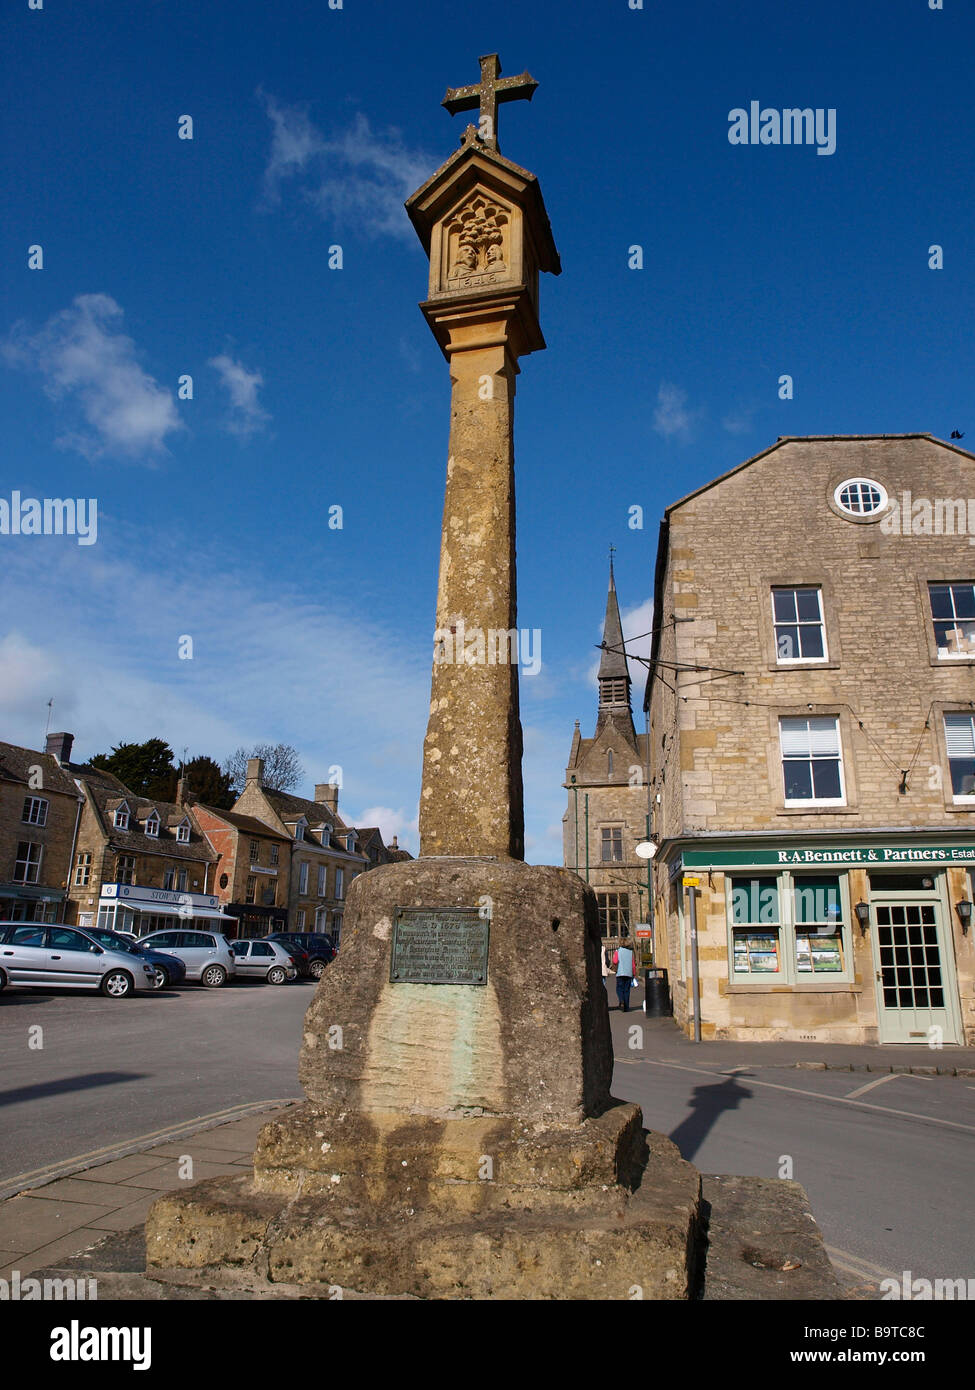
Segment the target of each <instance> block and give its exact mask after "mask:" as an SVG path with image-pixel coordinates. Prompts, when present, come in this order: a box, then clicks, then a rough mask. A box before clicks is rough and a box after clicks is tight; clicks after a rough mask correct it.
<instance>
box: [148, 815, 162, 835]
mask: <svg viewBox="0 0 975 1390" xmlns="http://www.w3.org/2000/svg"><path fill="white" fill-rule="evenodd" d="M146 834H147V835H151V836H152V838H153V839H154V840H157V839H158V838H159V817H158V816H157V815H156V814H155V812H153V814H152V815H151V816H150V817H149V819H148V820H147V821H146Z"/></svg>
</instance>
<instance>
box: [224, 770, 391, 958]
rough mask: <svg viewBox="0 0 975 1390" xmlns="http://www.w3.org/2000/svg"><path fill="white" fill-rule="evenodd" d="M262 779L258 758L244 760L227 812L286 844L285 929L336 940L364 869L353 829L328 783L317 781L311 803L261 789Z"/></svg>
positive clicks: (336, 790)
mask: <svg viewBox="0 0 975 1390" xmlns="http://www.w3.org/2000/svg"><path fill="white" fill-rule="evenodd" d="M263 779H264V762H263V759H261V758H251V759H249V761H248V763H247V781H246V784H245V786H244V790H243V791H242V792H241V794H240V796H239V797H238V798H237V800H236V802H235V803H234V808H233V809H234V811H235V812H236V813H238V814H240V815H244V816H252V817H253V818H254V819H255V820H258V821H262V822H264V824H266V825H269V826H271V827H272V828H273V829H275V830H278V831H280V832H281V833H283V834H285V835H287V836H288V838H289V840H290V842H291V876H290V890H289V894H288V923H289V928H288V929H289V931H293V932H310V931H314V932H324V933H326V934H327V935H329V936H331V937H333V938H334V939H335V940H336V941H338V940H339V938H340V936H341V933H342V918H343V915H344V912H345V895H346V893H347V891H348V887H349V884H350V883H351V882H352V879H353V878H354V877H355V875H356V874H357V873H361V872H362V871H363V870H364V869H366V868H367V867H368V860H367V859H366V857H365V855H362V854H360V853H359V852H358V850H357V848H356V831H355V828H354V827H353V826H351V825H346V824H345V822H344V821H343V820H342V818H341V816H340V815H339V813H338V802H339V789H338V787H336V786H335V785H333V784H332V783H330V782H322V783H319V785H318V786H316V788H315V799H314V801H307V800H305V799H304V798H303V797H300V796H292V795H291V793H290V792H279V791H274V790H273V789H272V788H270V787H265V786H264V781H263Z"/></svg>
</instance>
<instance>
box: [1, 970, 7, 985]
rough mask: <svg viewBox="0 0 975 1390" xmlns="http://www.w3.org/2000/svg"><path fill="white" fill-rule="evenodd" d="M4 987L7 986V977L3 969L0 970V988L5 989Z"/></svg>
mask: <svg viewBox="0 0 975 1390" xmlns="http://www.w3.org/2000/svg"><path fill="white" fill-rule="evenodd" d="M6 987H7V977H6V975H5V974H4V973H3V971H2V970H0V989H6Z"/></svg>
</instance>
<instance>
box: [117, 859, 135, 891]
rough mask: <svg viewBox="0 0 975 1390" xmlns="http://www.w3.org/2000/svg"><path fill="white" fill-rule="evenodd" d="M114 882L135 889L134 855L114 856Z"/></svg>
mask: <svg viewBox="0 0 975 1390" xmlns="http://www.w3.org/2000/svg"><path fill="white" fill-rule="evenodd" d="M123 866H124V867H123ZM126 874H128V875H129V877H128V878H126V877H125V875H126ZM115 882H116V883H124V884H125V885H126V887H128V888H134V887H135V855H134V854H117V855H116V856H115Z"/></svg>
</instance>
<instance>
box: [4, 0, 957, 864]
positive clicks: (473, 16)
mask: <svg viewBox="0 0 975 1390" xmlns="http://www.w3.org/2000/svg"><path fill="white" fill-rule="evenodd" d="M0 42H2V44H3V49H4V52H5V53H6V54H7V55H8V61H7V65H6V67H7V70H6V73H5V88H6V94H7V100H6V102H5V111H6V114H5V116H4V138H3V168H2V176H3V185H4V188H5V190H6V209H5V216H4V218H3V222H2V226H0V275H2V282H0V283H2V294H3V307H2V317H0V408H2V411H3V420H4V444H5V448H4V451H3V469H2V475H0V497H6V498H8V499H9V498H10V496H11V493H12V491H13V490H15V489H16V490H18V491H20V492H21V494H22V495H23V496H34V497H38V498H44V497H62V496H65V495H71V496H76V497H84V498H89V497H94V498H97V500H98V540H97V543H96V544H95V545H91V546H84V547H83V546H78V545H77V544H76V543H75V541H74V539H72V538H69V537H64V536H6V535H0V576H2V577H0V585H2V595H3V602H2V606H0V737H3V738H6V739H8V740H10V741H13V742H19V743H24V744H27V745H30V746H36V745H37V744H38V742H39V740H40V739H41V737H42V735H43V731H44V723H45V719H46V716H47V708H46V705H47V701H48V700H49V699H50V698H52V697H53V698H54V701H55V704H54V716H53V726H54V727H56V728H67V729H70V730H72V731H73V732H74V733H75V735H76V737H77V743H76V750H77V754H78V756H80V757H84V756H87V755H88V754H91V753H94V752H97V751H99V750H100V749H104V748H105V747H107V746H108V745H110V744H111V743H114V742H118V741H120V740H126V741H128V740H141V739H144V738H148V737H153V736H160V737H163V738H166V739H168V740H169V742H170V743H171V744H172V746H173V747H174V748H175V749H177V750H178V751H181V750H182V749H183V748H184V747H186V748H188V750H189V755H190V756H193V755H195V754H198V753H209V754H211V755H212V756H214V757H217V758H220V759H222V758H223V757H225V756H226V755H227V753H229V752H230V751H231V750H232V749H234V748H235V747H237V746H238V745H239V744H249V743H254V742H257V741H265V740H269V741H272V742H277V741H279V740H280V741H284V742H290V743H294V744H295V745H296V747H297V748H298V749H299V751H300V753H301V756H302V760H303V762H304V765H305V767H306V769H307V772H308V783H307V786H306V788H305V790H307V791H310V789H311V786H312V784H313V783H314V782H315V781H316V780H324V778H325V777H326V776H327V774H328V770H329V768H330V767H331V766H333V765H340V766H341V767H342V769H343V791H342V800H341V803H340V807H341V809H342V810H343V811H344V812H345V813H346V814H347V815H349V816H350V817H352V818H353V819H356V820H358V821H359V822H360V823H364V822H365V821H376V820H378V821H379V823H380V824H382V825H383V827H384V829H385V830H386V832H387V834H392V833H394V832H398V833H399V834H400V835H401V836H402V837H403V839H404V841H405V842H406V843H407V844H409V845H410V846H411V847H412V848H414V849H415V848H416V840H415V835H414V833H413V830H412V829H411V826H412V825H413V824H414V823H415V814H416V804H417V798H418V794H419V781H420V756H421V746H422V738H423V733H424V729H425V723H426V713H427V700H428V694H429V677H430V656H431V646H432V643H431V639H432V628H433V612H434V600H435V593H436V579H437V556H438V544H439V528H440V519H441V510H442V503H443V485H444V475H445V465H446V444H447V425H448V395H449V384H448V379H447V373H446V367H445V364H444V361H443V358H442V357H441V355H440V352H439V350H438V349H437V347H436V345H435V343H434V341H433V338H432V336H431V335H430V333H429V330H428V329H427V328H426V326H425V324H424V322H423V319H422V317H421V315H420V313H419V311H418V309H417V307H416V306H417V303H418V301H419V300H421V299H423V298H424V297H425V294H426V274H427V271H426V261H425V258H424V256H423V252H422V250H421V248H420V246H419V242H418V241H417V239H416V236H415V234H414V233H413V231H412V228H411V227H410V225H409V223H408V221H407V218H406V215H405V213H404V212H403V211H402V203H403V200H404V198H405V197H406V196H407V195H408V194H409V193H411V192H412V191H413V189H414V188H415V187H417V186H418V185H419V184H420V183H422V182H423V181H424V180H425V179H426V178H427V177H428V175H429V174H430V173H432V172H433V170H434V169H435V168H436V167H437V166H438V165H439V164H440V163H442V162H443V160H445V159H446V158H447V157H448V156H449V155H450V154H451V153H452V152H453V150H454V149H455V148H456V146H457V142H458V140H459V138H460V135H461V133H462V130H463V127H464V125H465V124H466V121H467V117H466V116H461V117H455V118H453V119H451V117H449V116H448V115H447V113H446V112H445V111H444V110H443V109H442V108H441V107H440V101H441V98H442V97H443V93H444V90H445V88H446V87H447V86H448V85H462V84H465V83H468V82H473V81H475V80H476V78H477V71H478V68H477V58H478V55H479V54H481V53H486V52H491V51H495V50H496V51H498V52H499V53H500V55H501V60H502V64H503V65H504V71H505V72H506V73H508V74H513V73H517V72H520V71H522V70H523V69H525V68H527V69H529V70H530V71H531V73H532V75H533V76H534V77H535V78H536V80H537V81H538V82H539V84H540V85H539V88H538V91H537V92H536V94H535V97H534V100H533V101H532V103H531V104H530V105H529V104H527V103H514V104H511V105H507V106H505V107H504V108H503V109H502V114H501V126H500V137H501V139H500V143H501V149H502V152H503V153H504V154H505V155H506V156H508V157H509V158H511V159H514V160H515V161H517V162H518V163H520V164H522V165H524V166H525V167H526V168H528V169H531V170H532V171H533V172H534V173H535V174H536V175H537V176H538V178H539V180H540V182H541V187H542V190H543V193H544V196H545V199H546V203H547V207H548V211H549V215H550V218H551V221H552V227H553V231H554V234H555V239H556V242H557V244H558V246H559V250H560V252H561V257H562V265H563V274H562V275H561V277H559V278H557V279H556V278H552V277H543V281H544V283H543V285H542V324H543V329H544V332H545V335H546V339H547V342H548V350H547V351H546V352H544V353H539V354H536V355H534V356H532V357H529V358H526V359H524V360H523V361H522V374H521V377H520V378H519V383H518V397H517V403H516V450H517V463H516V471H517V479H518V528H519V530H518V559H519V574H518V588H519V603H520V613H519V621H520V625H521V626H522V627H530V628H538V629H540V630H541V633H542V658H543V665H542V670H541V672H540V673H539V674H538V675H537V676H534V677H528V676H526V677H523V679H522V717H523V722H524V724H525V733H526V764H525V781H526V821H527V832H528V856H527V857H528V858H529V859H531V860H535V861H537V862H558V861H559V859H560V857H561V845H560V820H561V815H562V811H563V809H564V805H565V800H564V798H565V793H564V792H563V791H562V789H561V782H562V778H563V775H564V768H565V760H566V757H567V754H568V748H569V741H570V738H571V733H572V726H573V721H574V719H576V718H579V719H580V720H581V722H582V727H583V732H584V733H591V732H592V724H593V722H594V718H595V705H596V695H595V685H594V667H595V661H594V658H595V648H594V644H595V643H596V642H597V641H598V640H599V627H600V623H601V619H602V613H603V608H604V605H605V590H606V573H607V551H608V546H609V544H610V542H611V541H612V542H614V543H615V545H616V547H617V555H616V573H617V584H618V588H619V591H620V598H621V603H622V606H623V608H624V619H625V627H626V629H627V631H628V632H629V633H630V634H636V633H642V632H645V631H646V630H647V628H648V627H649V613H650V594H651V588H652V570H653V560H654V551H655V545H656V533H657V524H658V521H659V517H660V514H661V513H662V510H663V508H664V507H665V506H666V505H667V504H668V503H670V502H672V501H674V500H675V499H676V498H677V497H679V496H681V495H682V494H684V493H685V492H687V491H689V490H691V489H692V488H693V487H696V486H698V485H699V484H701V483H702V482H704V481H706V480H707V479H708V478H711V477H713V476H715V475H716V474H718V473H720V472H723V471H724V470H726V469H727V468H730V467H732V466H734V465H735V464H736V463H738V462H740V461H741V460H742V459H745V458H747V457H749V456H750V455H752V454H754V453H757V452H758V451H759V450H761V449H763V448H765V447H767V446H768V445H769V444H771V443H772V442H774V440H775V439H776V437H777V436H779V435H783V434H829V433H898V432H909V431H915V430H927V431H931V432H932V433H934V434H936V435H939V436H941V437H945V438H947V436H948V435H949V434H950V432H951V430H953V429H959V430H962V431H969V430H970V431H971V434H970V436H969V440H968V442H972V441H973V440H975V418H973V416H972V412H971V409H970V404H971V400H972V385H971V383H972V366H973V363H972V347H971V323H972V318H973V313H972V311H973V277H972V258H973V250H975V228H973V224H972V219H971V208H972V206H973V196H972V194H973V190H972V158H971V149H972V128H973V114H975V112H973V107H975V102H973V97H972V86H971V73H970V67H971V54H972V52H973V50H975V19H973V16H972V9H971V6H970V5H969V4H967V3H964V2H963V0H944V7H943V9H941V10H931V9H930V7H929V0H864V2H863V3H860V0H818V3H816V4H804V5H796V4H793V5H783V4H781V3H779V0H774V2H773V0H751V3H743V4H739V5H734V6H730V5H728V4H727V3H726V2H725V0H721V2H720V3H719V2H718V0H703V3H698V4H695V5H693V6H688V5H683V4H676V3H674V4H667V3H663V0H645V3H644V8H643V9H642V10H633V9H631V8H629V3H628V0H600V3H599V4H598V5H597V4H583V3H571V2H569V0H567V2H566V3H550V2H549V0H518V3H514V0H496V3H494V4H492V5H490V6H457V5H456V4H447V3H440V0H434V2H433V3H430V2H429V0H425V3H423V4H421V5H404V4H401V3H399V4H397V3H382V2H379V3H377V2H376V0H343V7H342V9H340V10H333V9H329V8H328V5H327V3H326V0H315V3H299V2H298V0H277V3H270V0H264V3H254V2H252V0H233V3H231V2H230V0H208V2H207V3H206V4H203V5H201V4H199V3H198V0H193V3H190V0H140V3H139V4H136V5H133V4H132V3H130V2H123V0H85V3H84V4H81V3H68V0H44V5H43V8H42V9H41V10H39V11H38V10H30V9H29V8H28V3H27V0H16V3H12V4H10V5H8V6H6V7H5V11H4V15H3V18H2V21H0ZM752 100H757V101H759V102H760V103H761V105H762V107H763V108H775V109H782V108H786V107H812V108H822V109H824V110H826V109H830V108H832V109H834V110H835V112H836V150H835V153H833V154H831V155H825V156H823V155H818V154H817V151H816V148H815V146H795V145H794V146H788V147H787V146H784V145H754V146H753V145H748V146H735V145H732V144H731V143H729V140H728V131H729V112H730V111H732V110H733V109H734V108H739V107H745V108H747V107H748V105H749V102H750V101H752ZM184 114H189V115H191V116H192V118H193V127H194V129H193V139H192V140H191V141H190V140H180V139H178V136H177V129H178V120H179V117H180V116H182V115H184ZM335 244H338V245H341V247H342V250H343V267H342V269H341V270H330V269H329V268H328V248H329V246H331V245H335ZM935 244H937V245H940V246H942V247H943V248H944V268H943V269H941V270H932V269H930V268H929V265H928V259H929V257H928V248H929V246H931V245H935ZM33 245H41V246H42V247H43V256H44V264H43V269H41V270H29V269H28V268H27V257H28V250H27V248H28V247H30V246H33ZM633 245H639V246H641V247H642V251H643V268H642V269H640V270H634V269H630V268H629V266H628V248H630V247H631V246H633ZM186 373H189V374H191V375H192V377H193V382H194V398H193V399H192V400H179V399H177V383H178V380H179V378H180V376H181V375H183V374H186ZM783 374H789V375H791V376H792V377H793V378H794V383H795V385H794V398H793V399H792V400H780V399H779V394H778V381H779V377H780V376H782V375H783ZM333 505H339V506H341V507H342V508H343V509H344V518H343V519H344V525H343V528H342V530H331V529H329V527H328V508H329V507H330V506H333ZM635 505H636V506H641V507H642V508H643V509H644V526H643V529H642V530H640V529H632V528H631V527H630V526H629V525H628V520H629V517H630V515H631V513H630V510H629V509H630V508H631V507H633V506H635ZM758 520H759V519H758V518H756V521H757V522H758ZM185 635H189V636H192V638H193V659H192V660H189V661H187V660H180V659H179V657H178V649H179V639H180V638H181V637H183V636H185ZM641 645H642V646H645V644H636V646H641ZM634 677H635V681H636V683H637V690H638V691H639V690H640V688H641V687H642V680H641V677H640V668H638V667H635V668H634ZM640 703H641V700H640V698H639V695H638V696H637V699H636V704H637V708H638V709H639V706H640Z"/></svg>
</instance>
